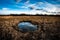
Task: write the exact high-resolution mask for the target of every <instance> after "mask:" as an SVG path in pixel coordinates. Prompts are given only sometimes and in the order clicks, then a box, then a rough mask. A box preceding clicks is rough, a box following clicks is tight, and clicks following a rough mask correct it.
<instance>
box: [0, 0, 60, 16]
mask: <svg viewBox="0 0 60 40" xmlns="http://www.w3.org/2000/svg"><path fill="white" fill-rule="evenodd" d="M9 14H32V15H35V14H43V15H44V14H47V15H60V0H0V15H9Z"/></svg>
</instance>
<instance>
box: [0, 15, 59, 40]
mask: <svg viewBox="0 0 60 40" xmlns="http://www.w3.org/2000/svg"><path fill="white" fill-rule="evenodd" d="M21 21H31V22H32V23H34V24H37V25H38V30H36V31H35V32H26V33H23V32H21V31H20V30H19V28H18V25H17V24H18V23H19V22H21ZM0 40H60V17H59V16H57V17H56V16H0Z"/></svg>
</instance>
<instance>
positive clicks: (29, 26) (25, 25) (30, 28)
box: [18, 22, 37, 32]
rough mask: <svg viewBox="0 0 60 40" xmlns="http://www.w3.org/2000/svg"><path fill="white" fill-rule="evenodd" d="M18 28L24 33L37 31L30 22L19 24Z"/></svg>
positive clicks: (35, 26)
mask: <svg viewBox="0 0 60 40" xmlns="http://www.w3.org/2000/svg"><path fill="white" fill-rule="evenodd" d="M18 27H19V29H21V30H22V31H24V32H27V31H35V30H37V25H34V24H32V23H30V22H21V23H19V24H18Z"/></svg>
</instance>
